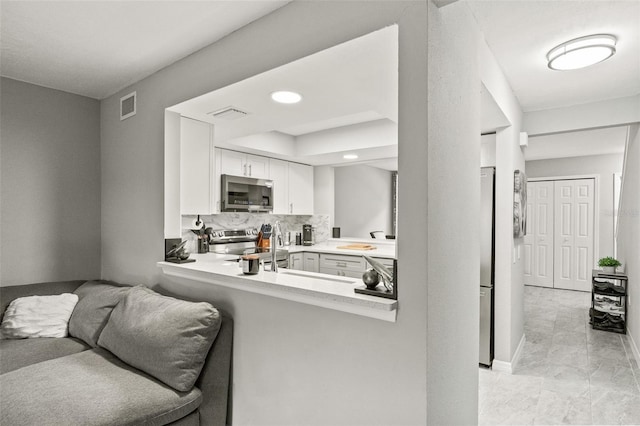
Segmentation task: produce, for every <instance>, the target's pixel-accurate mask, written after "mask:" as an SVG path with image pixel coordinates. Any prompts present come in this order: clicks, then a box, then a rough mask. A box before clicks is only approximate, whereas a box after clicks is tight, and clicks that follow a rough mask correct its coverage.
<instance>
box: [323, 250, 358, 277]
mask: <svg viewBox="0 0 640 426" xmlns="http://www.w3.org/2000/svg"><path fill="white" fill-rule="evenodd" d="M365 266H366V262H365V261H364V259H363V258H362V257H361V256H346V255H340V254H322V253H321V254H320V271H319V272H320V273H322V274H330V275H338V276H341V277H351V278H362V272H364V270H365Z"/></svg>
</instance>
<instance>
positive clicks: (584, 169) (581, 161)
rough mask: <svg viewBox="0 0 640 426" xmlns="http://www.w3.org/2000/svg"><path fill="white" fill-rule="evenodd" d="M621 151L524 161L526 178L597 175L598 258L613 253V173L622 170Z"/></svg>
mask: <svg viewBox="0 0 640 426" xmlns="http://www.w3.org/2000/svg"><path fill="white" fill-rule="evenodd" d="M622 158H623V156H622V154H611V155H591V156H584V157H572V158H556V159H551V160H536V161H527V163H526V171H527V178H538V177H556V176H576V175H587V174H597V175H600V178H599V182H600V187H599V197H600V202H599V205H598V206H597V208H598V212H599V215H600V226H599V229H598V231H599V234H600V236H599V241H600V244H599V247H598V250H599V251H598V255H597V257H598V258H600V257H605V256H613V174H614V173H620V172H621V171H622Z"/></svg>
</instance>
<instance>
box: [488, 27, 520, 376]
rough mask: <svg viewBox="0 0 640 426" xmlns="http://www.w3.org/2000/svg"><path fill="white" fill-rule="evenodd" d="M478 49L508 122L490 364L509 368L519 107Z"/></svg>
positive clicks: (513, 346)
mask: <svg viewBox="0 0 640 426" xmlns="http://www.w3.org/2000/svg"><path fill="white" fill-rule="evenodd" d="M479 49H480V55H481V56H480V74H481V78H482V83H483V84H484V87H485V89H486V90H487V91H488V92H489V93H490V94H491V96H492V97H493V99H494V100H495V102H496V103H497V105H498V107H499V108H500V109H501V110H502V112H503V113H504V115H505V117H506V118H507V119H508V121H509V123H511V125H510V126H508V127H505V128H503V129H499V130H497V131H496V148H495V150H496V157H495V161H496V201H495V205H496V211H495V227H496V230H495V287H494V310H495V328H494V333H495V342H494V345H495V348H494V355H495V361H494V368H499V369H504V370H507V371H510V370H511V369H512V368H513V365H512V362H514V361H515V360H514V357H515V356H516V355H517V354H516V350H517V349H518V345H519V344H520V342H521V339H522V336H523V333H524V272H523V262H522V256H518V255H517V253H518V246H519V245H522V238H520V239H514V238H513V173H514V171H515V170H518V169H519V170H524V166H525V164H524V156H523V154H522V151H521V149H520V129H521V127H522V110H521V108H520V105H519V104H518V100H517V99H516V97H515V96H514V94H513V91H512V90H511V86H510V85H509V82H508V81H507V79H506V77H505V76H504V74H503V73H502V70H501V69H500V67H499V65H498V63H497V62H496V60H495V57H494V56H493V53H492V52H491V50H490V49H489V47H488V46H487V44H486V42H485V41H484V39H480V41H479Z"/></svg>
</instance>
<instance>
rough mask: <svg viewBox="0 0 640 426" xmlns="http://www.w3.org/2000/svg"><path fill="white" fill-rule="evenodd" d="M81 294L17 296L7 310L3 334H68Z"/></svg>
mask: <svg viewBox="0 0 640 426" xmlns="http://www.w3.org/2000/svg"><path fill="white" fill-rule="evenodd" d="M76 303H78V295H77V294H72V293H63V294H57V295H53V296H27V297H19V298H17V299H15V300H13V301H12V302H11V303H10V304H9V306H8V307H7V310H6V311H5V313H4V318H3V319H2V325H0V336H1V337H2V338H3V339H21V338H31V337H67V335H68V326H69V318H71V313H72V312H73V308H75V306H76Z"/></svg>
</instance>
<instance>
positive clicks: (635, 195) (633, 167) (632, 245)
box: [618, 124, 640, 362]
mask: <svg viewBox="0 0 640 426" xmlns="http://www.w3.org/2000/svg"><path fill="white" fill-rule="evenodd" d="M638 129H639V126H638V125H637V124H636V125H634V126H631V131H630V137H629V141H628V143H627V149H626V152H625V164H624V170H623V172H622V173H623V183H622V193H621V195H620V211H619V215H618V227H619V228H618V259H619V260H620V261H621V262H622V263H624V265H625V272H626V273H627V275H628V276H629V284H628V285H629V298H628V303H629V306H628V313H629V315H628V319H627V332H628V335H629V337H630V340H631V342H632V346H633V352H634V355H635V357H636V361H638V362H640V353H639V352H638V348H639V347H640V131H638Z"/></svg>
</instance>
